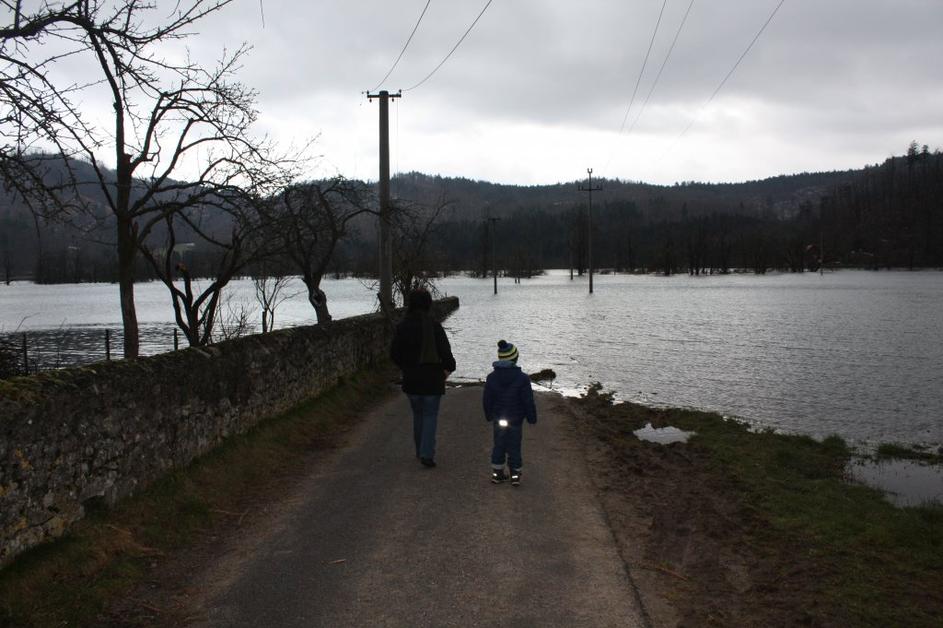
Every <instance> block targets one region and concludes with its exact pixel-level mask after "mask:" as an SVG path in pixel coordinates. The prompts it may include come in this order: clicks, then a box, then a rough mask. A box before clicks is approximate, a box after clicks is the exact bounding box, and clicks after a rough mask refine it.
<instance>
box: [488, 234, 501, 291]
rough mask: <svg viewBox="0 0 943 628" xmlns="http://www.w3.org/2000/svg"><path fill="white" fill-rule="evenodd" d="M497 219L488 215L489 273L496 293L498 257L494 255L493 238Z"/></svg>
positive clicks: (494, 237)
mask: <svg viewBox="0 0 943 628" xmlns="http://www.w3.org/2000/svg"><path fill="white" fill-rule="evenodd" d="M499 220H501V219H500V218H495V217H493V216H489V217H488V222H489V223H491V274H492V276H493V277H494V293H495V294H498V258H497V256H496V255H495V239H496V235H497V228H496V227H497V222H498V221H499Z"/></svg>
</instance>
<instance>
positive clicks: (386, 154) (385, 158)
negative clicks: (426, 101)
mask: <svg viewBox="0 0 943 628" xmlns="http://www.w3.org/2000/svg"><path fill="white" fill-rule="evenodd" d="M401 95H402V94H401V93H400V92H396V93H395V94H391V93H389V92H388V91H386V90H382V91H380V92H379V93H377V94H370V93H367V99H368V100H369V101H370V102H373V99H374V98H378V99H379V100H380V295H379V298H380V310H381V311H382V312H384V313H385V314H387V315H389V314H391V313H392V311H393V238H392V237H391V232H392V224H393V220H392V217H391V216H390V98H400V97H401Z"/></svg>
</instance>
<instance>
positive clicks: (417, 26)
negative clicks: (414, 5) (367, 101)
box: [370, 0, 432, 92]
mask: <svg viewBox="0 0 943 628" xmlns="http://www.w3.org/2000/svg"><path fill="white" fill-rule="evenodd" d="M431 2H432V0H426V6H424V7H423V8H422V13H420V14H419V19H418V20H416V25H415V26H413V31H412V32H411V33H410V34H409V37H408V38H407V39H406V43H405V44H404V45H403V49H402V50H400V52H399V56H398V57H396V61H394V62H393V67H391V68H390V71H389V72H387V73H386V76H384V77H383V78H381V79H380V82H379V83H377V86H376V87H374V88H373V89H371V90H370V91H371V92H375V91H377V90H378V89H379V88H380V86H381V85H383V83H384V82H385V81H386V79H388V78H390V74H392V73H393V70H395V69H396V65H397V64H398V63H399V60H400V59H402V58H403V54H404V53H405V52H406V48H408V47H409V42H411V41H412V40H413V35H415V34H416V30H417V29H418V28H419V23H420V22H422V18H423V17H424V16H425V15H426V10H427V9H428V8H429V4H430V3H431Z"/></svg>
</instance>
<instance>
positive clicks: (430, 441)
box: [406, 395, 442, 460]
mask: <svg viewBox="0 0 943 628" xmlns="http://www.w3.org/2000/svg"><path fill="white" fill-rule="evenodd" d="M406 396H407V397H409V405H410V406H412V409H413V441H414V442H415V443H416V455H417V456H419V457H420V458H427V459H429V460H433V459H435V429H436V425H437V424H438V422H439V402H440V401H441V400H442V396H441V395H406Z"/></svg>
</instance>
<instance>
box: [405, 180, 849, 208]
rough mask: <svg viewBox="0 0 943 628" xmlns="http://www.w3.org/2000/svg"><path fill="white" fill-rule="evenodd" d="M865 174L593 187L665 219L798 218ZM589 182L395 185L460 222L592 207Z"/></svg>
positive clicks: (601, 198)
mask: <svg viewBox="0 0 943 628" xmlns="http://www.w3.org/2000/svg"><path fill="white" fill-rule="evenodd" d="M862 172H863V170H845V171H835V172H815V173H808V172H803V173H801V174H794V175H780V176H776V177H770V178H768V179H762V180H758V181H747V182H744V183H698V182H694V181H692V182H683V183H676V184H675V185H672V186H662V185H651V184H647V183H640V182H633V181H623V180H614V179H605V178H595V177H594V178H593V185H594V186H596V185H599V186H601V187H602V191H601V192H599V193H596V194H594V202H596V203H599V204H600V205H602V204H605V203H625V202H631V203H634V204H635V205H636V206H637V207H639V208H641V209H645V208H651V209H653V210H655V211H657V212H658V213H659V214H660V215H661V216H663V217H664V218H668V219H670V218H675V217H679V216H680V215H681V212H682V209H683V208H684V207H685V205H687V206H688V211H693V212H695V213H712V212H719V213H736V212H742V211H744V210H745V211H748V212H749V213H755V214H757V215H761V214H763V213H766V212H770V211H772V212H774V213H775V214H777V215H779V216H790V215H794V214H795V213H796V212H797V211H798V209H799V206H800V205H801V204H802V203H803V202H805V201H810V200H815V201H817V200H818V199H819V198H821V197H822V196H823V195H825V194H827V192H828V190H829V189H830V188H832V187H834V186H837V185H840V184H842V183H845V182H848V181H852V180H853V179H854V178H855V177H856V176H859V175H860V174H861V173H862ZM586 183H587V182H586V180H585V179H584V180H581V181H571V182H566V183H556V184H552V185H530V186H523V185H503V184H498V183H489V182H487V181H474V180H471V179H464V178H449V177H441V176H430V175H425V174H422V173H418V172H409V173H405V174H399V175H395V176H394V177H393V180H392V183H391V189H392V190H393V194H394V195H395V196H397V197H399V198H402V199H407V200H414V201H419V202H422V203H424V204H427V205H430V204H434V203H435V202H437V201H438V200H439V199H444V200H447V201H449V202H450V204H451V205H452V208H453V209H452V212H451V213H452V216H453V217H460V218H469V217H482V216H484V215H491V216H497V217H501V216H507V215H510V214H513V213H516V212H518V211H521V210H533V209H542V210H547V211H549V212H553V213H556V212H560V211H564V210H566V209H568V208H572V207H574V206H577V205H581V204H586V202H587V200H586V196H585V194H582V193H580V192H579V190H578V188H579V186H580V185H585V184H586Z"/></svg>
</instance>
